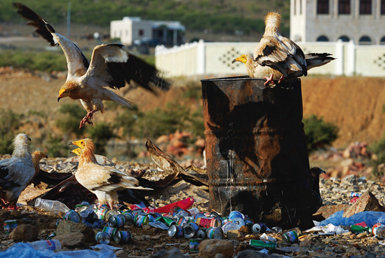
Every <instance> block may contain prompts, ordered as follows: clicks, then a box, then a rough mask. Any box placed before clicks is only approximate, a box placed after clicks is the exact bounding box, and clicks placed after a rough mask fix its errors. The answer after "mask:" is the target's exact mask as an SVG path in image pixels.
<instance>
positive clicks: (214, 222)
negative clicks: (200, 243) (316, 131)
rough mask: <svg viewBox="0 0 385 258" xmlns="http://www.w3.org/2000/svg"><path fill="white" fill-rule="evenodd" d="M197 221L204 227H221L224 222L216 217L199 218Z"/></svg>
mask: <svg viewBox="0 0 385 258" xmlns="http://www.w3.org/2000/svg"><path fill="white" fill-rule="evenodd" d="M196 223H197V224H198V225H199V226H201V227H204V228H212V227H220V226H221V225H222V222H221V221H220V220H218V219H216V218H204V217H201V218H198V219H196Z"/></svg>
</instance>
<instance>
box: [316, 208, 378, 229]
mask: <svg viewBox="0 0 385 258" xmlns="http://www.w3.org/2000/svg"><path fill="white" fill-rule="evenodd" d="M343 214H344V211H338V212H336V213H334V214H333V215H331V216H330V217H329V218H327V219H325V220H323V221H321V223H320V224H319V226H326V225H328V224H333V225H335V226H350V225H354V224H357V223H360V222H365V223H366V225H368V227H373V225H374V224H376V223H381V224H385V212H381V211H363V212H359V213H356V214H354V215H353V216H351V217H349V218H344V217H342V215H343Z"/></svg>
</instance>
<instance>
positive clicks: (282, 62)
mask: <svg viewBox="0 0 385 258" xmlns="http://www.w3.org/2000/svg"><path fill="white" fill-rule="evenodd" d="M284 42H285V43H283V42H282V41H280V40H279V39H278V38H277V37H274V36H264V37H262V39H261V41H260V43H259V44H258V45H257V47H256V49H255V51H254V61H255V62H257V63H258V64H259V65H262V66H270V67H271V68H273V69H276V70H278V71H280V72H281V73H282V74H283V75H284V76H285V77H287V76H289V75H290V74H292V73H297V72H302V71H303V67H302V65H301V64H300V63H298V62H297V60H296V58H295V57H294V56H293V53H294V54H295V53H296V51H297V50H295V48H294V49H291V48H289V47H288V46H287V45H286V44H287V42H286V41H284ZM298 48H299V47H298ZM299 50H300V51H301V53H302V54H303V52H302V50H301V49H300V48H299Z"/></svg>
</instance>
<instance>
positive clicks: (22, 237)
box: [9, 224, 38, 242]
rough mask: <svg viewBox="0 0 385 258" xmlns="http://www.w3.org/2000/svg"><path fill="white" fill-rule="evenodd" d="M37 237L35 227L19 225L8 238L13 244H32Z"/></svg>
mask: <svg viewBox="0 0 385 258" xmlns="http://www.w3.org/2000/svg"><path fill="white" fill-rule="evenodd" d="M37 237H38V230H37V227H36V226H35V225H31V224H20V225H18V226H17V227H16V228H15V229H14V230H13V231H12V232H11V234H10V235H9V238H10V239H12V240H13V241H15V242H20V241H23V242H32V241H35V240H37Z"/></svg>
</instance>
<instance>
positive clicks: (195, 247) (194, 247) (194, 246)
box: [189, 239, 199, 253]
mask: <svg viewBox="0 0 385 258" xmlns="http://www.w3.org/2000/svg"><path fill="white" fill-rule="evenodd" d="M189 249H190V253H197V252H198V251H199V240H198V239H190V243H189Z"/></svg>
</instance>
